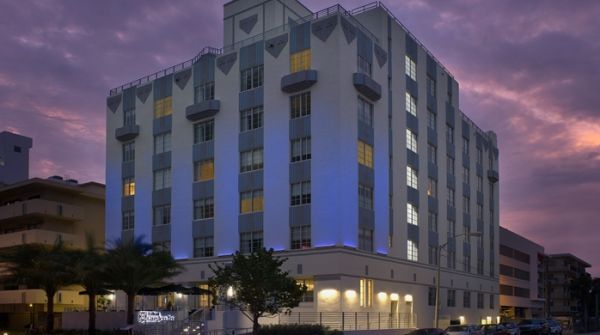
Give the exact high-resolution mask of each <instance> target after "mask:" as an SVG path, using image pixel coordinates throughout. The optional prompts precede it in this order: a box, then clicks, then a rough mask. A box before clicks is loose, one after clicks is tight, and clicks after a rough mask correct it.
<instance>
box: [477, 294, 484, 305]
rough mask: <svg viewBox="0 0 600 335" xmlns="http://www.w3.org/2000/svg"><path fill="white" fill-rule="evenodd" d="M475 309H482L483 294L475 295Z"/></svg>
mask: <svg viewBox="0 0 600 335" xmlns="http://www.w3.org/2000/svg"><path fill="white" fill-rule="evenodd" d="M477 308H483V293H477Z"/></svg>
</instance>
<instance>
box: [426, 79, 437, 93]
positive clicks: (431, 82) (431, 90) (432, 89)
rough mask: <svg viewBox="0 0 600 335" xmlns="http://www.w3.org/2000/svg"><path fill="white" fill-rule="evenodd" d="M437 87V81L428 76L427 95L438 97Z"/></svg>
mask: <svg viewBox="0 0 600 335" xmlns="http://www.w3.org/2000/svg"><path fill="white" fill-rule="evenodd" d="M435 88H436V85H435V79H433V78H432V77H430V76H427V93H428V94H429V96H432V97H435V96H436V92H435V91H436V90H435Z"/></svg>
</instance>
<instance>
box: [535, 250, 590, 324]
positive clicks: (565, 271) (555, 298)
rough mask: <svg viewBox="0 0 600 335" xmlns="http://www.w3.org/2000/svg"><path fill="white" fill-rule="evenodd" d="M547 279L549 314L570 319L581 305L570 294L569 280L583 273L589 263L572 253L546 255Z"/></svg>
mask: <svg viewBox="0 0 600 335" xmlns="http://www.w3.org/2000/svg"><path fill="white" fill-rule="evenodd" d="M547 262H548V266H547V277H546V278H547V280H546V285H547V288H548V300H549V305H548V309H549V315H550V316H552V317H553V318H557V319H561V320H565V321H572V320H571V319H572V318H573V317H575V316H576V315H577V314H578V313H580V312H582V308H583V306H582V305H581V302H580V301H579V299H577V298H576V297H573V296H572V295H571V281H572V280H574V279H576V278H578V277H580V276H583V275H585V273H586V268H589V267H590V266H591V265H590V264H589V263H587V262H586V261H583V260H581V259H580V258H578V257H576V256H574V255H572V254H568V253H566V254H553V255H548V259H547Z"/></svg>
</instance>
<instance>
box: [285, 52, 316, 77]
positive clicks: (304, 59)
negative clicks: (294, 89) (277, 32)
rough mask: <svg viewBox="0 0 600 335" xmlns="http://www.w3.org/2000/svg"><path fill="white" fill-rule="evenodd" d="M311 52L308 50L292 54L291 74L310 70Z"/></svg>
mask: <svg viewBox="0 0 600 335" xmlns="http://www.w3.org/2000/svg"><path fill="white" fill-rule="evenodd" d="M310 61H311V50H310V49H306V50H302V51H300V52H296V53H293V54H290V73H294V72H299V71H304V70H310Z"/></svg>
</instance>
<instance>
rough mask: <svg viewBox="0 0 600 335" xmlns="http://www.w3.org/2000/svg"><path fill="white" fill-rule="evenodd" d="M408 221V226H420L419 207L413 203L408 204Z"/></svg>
mask: <svg viewBox="0 0 600 335" xmlns="http://www.w3.org/2000/svg"><path fill="white" fill-rule="evenodd" d="M406 221H407V222H408V224H412V225H415V226H418V225H419V211H418V210H417V207H416V206H415V205H413V204H411V203H407V204H406Z"/></svg>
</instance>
